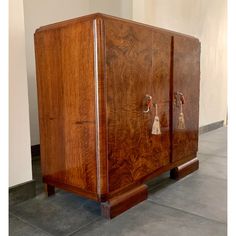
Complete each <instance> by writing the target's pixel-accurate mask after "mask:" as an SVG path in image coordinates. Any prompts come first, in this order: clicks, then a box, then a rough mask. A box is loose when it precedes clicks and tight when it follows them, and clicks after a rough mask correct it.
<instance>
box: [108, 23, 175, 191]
mask: <svg viewBox="0 0 236 236" xmlns="http://www.w3.org/2000/svg"><path fill="white" fill-rule="evenodd" d="M104 29H105V55H106V61H105V68H106V72H105V77H106V86H107V91H106V94H107V130H108V131H107V135H108V144H107V146H108V173H109V191H110V192H112V191H115V190H117V189H121V188H125V187H127V186H129V185H131V184H134V183H137V182H139V181H141V180H142V179H145V178H146V177H147V176H148V175H150V174H152V173H153V172H155V171H156V170H157V169H159V168H161V167H163V166H165V165H167V164H169V162H170V136H169V135H170V129H169V85H170V63H171V36H170V35H169V34H165V33H163V32H162V31H158V30H154V29H151V28H149V27H144V26H141V25H138V24H134V23H129V22H124V21H119V20H116V19H105V21H104ZM146 94H149V95H151V96H152V99H153V103H157V104H158V115H159V118H160V123H161V134H160V135H153V134H152V124H153V121H154V116H155V109H154V107H153V106H152V108H151V111H150V112H148V113H144V112H143V110H145V109H146V107H145V96H146Z"/></svg>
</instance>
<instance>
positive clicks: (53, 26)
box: [35, 13, 198, 40]
mask: <svg viewBox="0 0 236 236" xmlns="http://www.w3.org/2000/svg"><path fill="white" fill-rule="evenodd" d="M95 19H112V20H118V21H123V22H125V23H127V24H133V25H137V26H142V27H145V28H150V29H153V30H158V31H162V32H165V33H167V34H172V35H176V36H177V35H178V36H184V37H188V38H191V39H196V40H198V39H197V38H196V37H193V36H190V35H186V34H183V33H178V32H175V31H171V30H167V29H163V28H159V27H156V26H152V25H147V24H144V23H140V22H136V21H133V20H128V19H123V18H119V17H115V16H110V15H106V14H103V13H94V14H90V15H85V16H81V17H77V18H73V19H69V20H65V21H61V22H57V23H53V24H49V25H45V26H42V27H39V28H38V29H36V31H35V34H37V33H39V32H42V31H47V30H55V29H59V28H63V27H66V26H69V25H71V24H73V23H77V22H83V21H88V20H95Z"/></svg>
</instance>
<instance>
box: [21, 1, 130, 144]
mask: <svg viewBox="0 0 236 236" xmlns="http://www.w3.org/2000/svg"><path fill="white" fill-rule="evenodd" d="M24 12H25V35H26V59H27V75H28V86H29V105H30V128H31V145H35V144H39V125H38V104H37V89H36V78H35V58H34V41H33V35H34V32H35V30H36V29H37V28H38V27H40V26H43V25H47V24H50V23H55V22H58V21H62V20H67V19H71V18H75V17H79V16H82V15H86V14H90V13H95V12H102V13H106V14H111V15H115V16H120V17H123V18H129V19H131V18H132V0H120V1H118V0H69V1H68V0H24Z"/></svg>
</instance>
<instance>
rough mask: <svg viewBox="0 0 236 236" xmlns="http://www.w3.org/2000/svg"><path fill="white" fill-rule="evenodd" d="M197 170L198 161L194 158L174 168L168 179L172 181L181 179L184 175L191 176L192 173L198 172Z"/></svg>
mask: <svg viewBox="0 0 236 236" xmlns="http://www.w3.org/2000/svg"><path fill="white" fill-rule="evenodd" d="M198 168H199V160H198V159H197V158H194V159H192V160H190V161H188V162H186V163H184V164H183V165H180V166H178V167H175V168H174V169H172V170H171V171H170V177H171V178H172V179H176V180H179V179H182V178H183V177H185V176H186V175H189V174H191V173H192V172H194V171H196V170H198Z"/></svg>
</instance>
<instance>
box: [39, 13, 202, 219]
mask: <svg viewBox="0 0 236 236" xmlns="http://www.w3.org/2000/svg"><path fill="white" fill-rule="evenodd" d="M35 55H36V70H37V88H38V104H39V122H40V148H41V165H42V173H43V181H44V183H45V184H46V190H47V193H48V195H51V194H53V193H54V188H55V187H58V188H61V189H64V190H67V191H71V192H74V193H76V194H79V195H80V196H84V197H87V198H90V199H93V200H95V201H98V202H101V212H102V214H103V215H104V216H105V217H108V218H112V217H114V216H116V215H118V214H120V213H121V212H123V211H125V210H127V209H128V208H130V207H132V206H134V205H135V204H137V203H139V202H141V201H143V200H145V199H146V198H147V186H146V185H145V182H146V181H147V180H149V179H151V178H154V177H156V176H158V175H160V174H161V173H163V172H166V171H170V176H171V177H172V178H175V179H179V178H181V177H183V176H185V175H187V174H189V173H191V172H193V171H194V170H196V169H198V160H197V158H196V153H197V148H198V117H199V114H198V113H199V79H200V43H199V41H198V39H196V38H194V37H190V36H187V35H183V34H179V33H175V32H171V31H168V30H164V29H160V28H156V27H152V26H148V25H144V24H140V23H136V22H133V21H129V20H123V19H119V18H115V17H111V16H107V15H103V14H99V13H97V14H92V15H88V16H84V17H79V18H76V19H72V20H68V21H64V22H59V23H55V24H52V25H48V26H43V27H41V28H39V29H38V30H36V32H35Z"/></svg>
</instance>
